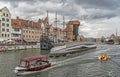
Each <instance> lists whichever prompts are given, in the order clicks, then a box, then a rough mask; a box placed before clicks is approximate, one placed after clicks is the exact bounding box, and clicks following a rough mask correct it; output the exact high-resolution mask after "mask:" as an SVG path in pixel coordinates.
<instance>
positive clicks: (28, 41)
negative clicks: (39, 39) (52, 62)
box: [25, 40, 36, 43]
mask: <svg viewBox="0 0 120 77" xmlns="http://www.w3.org/2000/svg"><path fill="white" fill-rule="evenodd" d="M25 41H26V42H29V43H30V42H36V41H35V40H25Z"/></svg>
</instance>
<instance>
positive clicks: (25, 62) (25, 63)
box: [14, 55, 51, 75]
mask: <svg viewBox="0 0 120 77" xmlns="http://www.w3.org/2000/svg"><path fill="white" fill-rule="evenodd" d="M48 67H51V63H50V62H49V61H48V60H47V56H45V55H38V56H31V57H26V58H22V59H20V64H19V65H18V66H17V67H16V68H15V70H14V72H15V73H16V74H18V75H22V74H28V73H35V72H39V71H41V70H43V69H45V68H48Z"/></svg>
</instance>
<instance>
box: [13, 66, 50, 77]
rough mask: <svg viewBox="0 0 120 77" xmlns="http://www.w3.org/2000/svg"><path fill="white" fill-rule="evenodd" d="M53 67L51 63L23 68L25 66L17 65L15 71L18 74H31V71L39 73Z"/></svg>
mask: <svg viewBox="0 0 120 77" xmlns="http://www.w3.org/2000/svg"><path fill="white" fill-rule="evenodd" d="M49 67H51V64H48V65H44V66H38V67H34V68H23V67H19V66H18V67H16V68H15V70H14V72H15V73H16V74H17V75H24V74H31V73H37V72H40V71H41V70H43V69H46V68H49Z"/></svg>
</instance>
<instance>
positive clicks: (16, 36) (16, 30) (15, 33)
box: [11, 19, 22, 43]
mask: <svg viewBox="0 0 120 77" xmlns="http://www.w3.org/2000/svg"><path fill="white" fill-rule="evenodd" d="M11 26H12V31H11V38H12V39H13V40H15V41H16V43H21V40H22V39H21V33H22V30H21V29H22V26H21V23H20V22H19V21H18V20H16V19H11Z"/></svg>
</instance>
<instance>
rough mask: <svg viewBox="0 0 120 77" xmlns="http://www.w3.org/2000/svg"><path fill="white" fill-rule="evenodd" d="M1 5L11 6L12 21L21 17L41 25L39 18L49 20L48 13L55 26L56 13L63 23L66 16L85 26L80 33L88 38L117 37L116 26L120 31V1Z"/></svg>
mask: <svg viewBox="0 0 120 77" xmlns="http://www.w3.org/2000/svg"><path fill="white" fill-rule="evenodd" d="M1 2H2V3H1ZM63 2H64V3H63ZM0 3H1V4H2V6H3V5H4V4H6V5H8V6H9V10H10V12H11V14H12V18H15V17H16V16H20V18H24V19H29V20H36V21H37V19H38V18H45V17H46V16H47V15H46V11H47V10H48V11H49V20H50V22H51V23H53V22H54V20H55V12H56V11H57V14H58V20H61V22H62V15H63V14H64V15H65V19H66V21H68V20H72V19H78V20H80V21H81V22H84V23H82V24H81V26H82V27H80V31H79V32H80V33H81V34H83V35H86V36H93V37H98V35H99V36H103V34H104V32H106V33H107V34H106V36H107V35H108V34H111V33H112V32H113V33H114V30H111V29H112V28H113V25H116V28H120V27H119V22H120V21H119V18H120V15H119V14H120V4H119V3H120V1H119V0H0ZM108 22H109V23H108ZM111 24H112V25H111ZM108 25H109V28H108ZM101 31H102V33H101Z"/></svg>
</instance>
